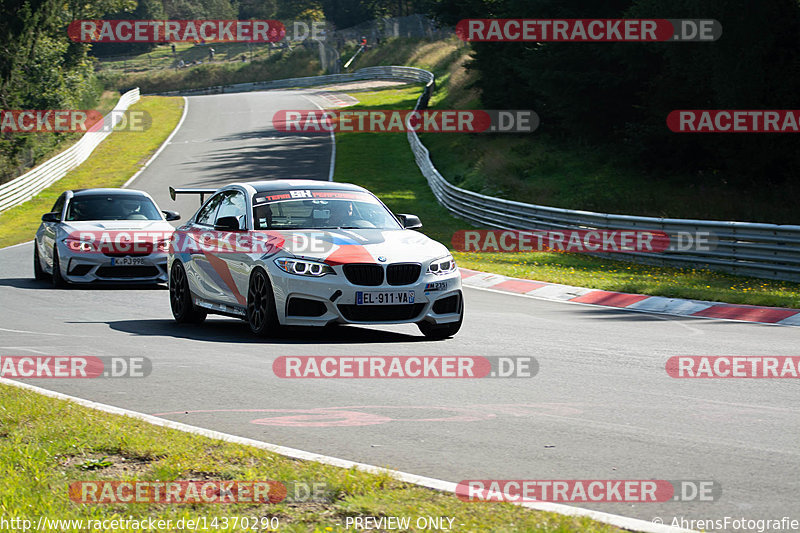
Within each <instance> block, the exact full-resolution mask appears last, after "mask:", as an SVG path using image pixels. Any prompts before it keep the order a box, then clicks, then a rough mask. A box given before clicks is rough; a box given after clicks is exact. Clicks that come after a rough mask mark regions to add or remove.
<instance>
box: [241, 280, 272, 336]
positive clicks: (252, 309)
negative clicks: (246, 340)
mask: <svg viewBox="0 0 800 533" xmlns="http://www.w3.org/2000/svg"><path fill="white" fill-rule="evenodd" d="M247 324H248V325H249V326H250V331H252V332H253V333H254V334H256V335H258V336H259V337H265V336H267V335H269V334H270V333H274V332H275V330H277V328H278V313H277V311H276V310H275V296H274V294H273V292H272V284H271V283H270V281H269V276H267V273H266V272H264V271H263V270H261V269H260V268H258V269H256V270H255V271H253V274H252V275H251V276H250V285H249V287H248V288H247Z"/></svg>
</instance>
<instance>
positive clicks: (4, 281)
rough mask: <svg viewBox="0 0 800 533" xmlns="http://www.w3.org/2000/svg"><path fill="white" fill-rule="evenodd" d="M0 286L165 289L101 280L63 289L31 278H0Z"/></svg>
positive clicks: (70, 287)
mask: <svg viewBox="0 0 800 533" xmlns="http://www.w3.org/2000/svg"><path fill="white" fill-rule="evenodd" d="M0 287H14V288H15V289H35V290H40V291H41V290H48V289H49V290H52V291H57V290H89V291H103V290H105V291H119V290H139V291H142V290H146V291H152V290H166V289H167V285H166V284H158V283H150V284H136V283H104V282H101V281H97V282H93V283H73V284H70V285H67V286H66V287H65V288H63V289H56V288H54V287H53V284H52V283H50V281H48V280H42V281H37V280H35V279H33V278H0Z"/></svg>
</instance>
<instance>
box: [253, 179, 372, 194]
mask: <svg viewBox="0 0 800 533" xmlns="http://www.w3.org/2000/svg"><path fill="white" fill-rule="evenodd" d="M241 185H249V186H250V187H252V188H254V189H255V190H256V192H268V191H280V190H284V191H285V190H293V189H303V190H338V191H343V190H344V191H366V189H364V188H363V187H359V186H358V185H353V184H352V183H342V182H339V181H319V180H269V181H249V182H246V183H242V184H241Z"/></svg>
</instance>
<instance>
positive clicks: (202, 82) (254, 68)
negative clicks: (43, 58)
mask: <svg viewBox="0 0 800 533" xmlns="http://www.w3.org/2000/svg"><path fill="white" fill-rule="evenodd" d="M214 49H215V50H216V51H217V53H216V54H215V56H214V61H211V62H209V61H208V46H187V45H181V46H180V47H179V48H178V50H176V52H177V57H176V58H173V57H172V55H171V54H172V52H171V51H170V49H169V48H168V47H162V48H157V49H156V50H155V51H154V52H151V53H150V54H142V55H140V56H136V57H134V58H126V59H118V60H114V61H103V62H102V63H101V65H102V69H101V71H100V76H101V78H102V79H103V80H104V82H105V83H106V84H107V85H109V86H113V87H117V88H119V89H120V90H122V89H125V88H130V87H139V88H140V89H141V91H142V93H143V94H148V93H162V92H167V91H175V90H185V89H197V88H202V87H212V86H216V85H229V84H233V83H247V82H254V81H267V80H278V79H282V78H297V77H302V76H316V75H318V74H322V67H321V66H320V62H319V53H318V51H317V48H316V47H313V48H306V47H305V46H302V45H295V46H294V48H293V49H292V50H284V49H280V50H271V51H270V50H269V48H268V47H267V45H254V46H253V48H252V49H253V50H254V51H256V53H254V56H253V59H252V60H251V59H250V55H249V53H247V52H246V49H247V47H246V45H242V44H227V45H225V44H221V45H216V44H215V45H214ZM148 55H149V56H150V57H148ZM153 55H156V56H157V58H156V63H157V64H159V63H161V62H169V63H170V64H172V63H177V61H178V60H180V59H183V60H184V61H185V62H186V63H187V66H185V67H183V68H160V69H159V68H157V67H150V66H149V63H150V61H151V60H153ZM242 55H245V58H246V61H242V60H241V57H242ZM195 60H199V61H203V64H201V65H191V64H190V63H191V62H192V61H195ZM126 65H136V67H135V68H133V69H131V70H129V69H128V68H127V67H126Z"/></svg>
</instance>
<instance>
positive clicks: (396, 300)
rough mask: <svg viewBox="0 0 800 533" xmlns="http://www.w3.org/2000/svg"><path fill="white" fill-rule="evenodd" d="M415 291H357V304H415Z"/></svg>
mask: <svg viewBox="0 0 800 533" xmlns="http://www.w3.org/2000/svg"><path fill="white" fill-rule="evenodd" d="M413 303H414V291H363V292H362V291H357V292H356V305H398V304H413Z"/></svg>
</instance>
